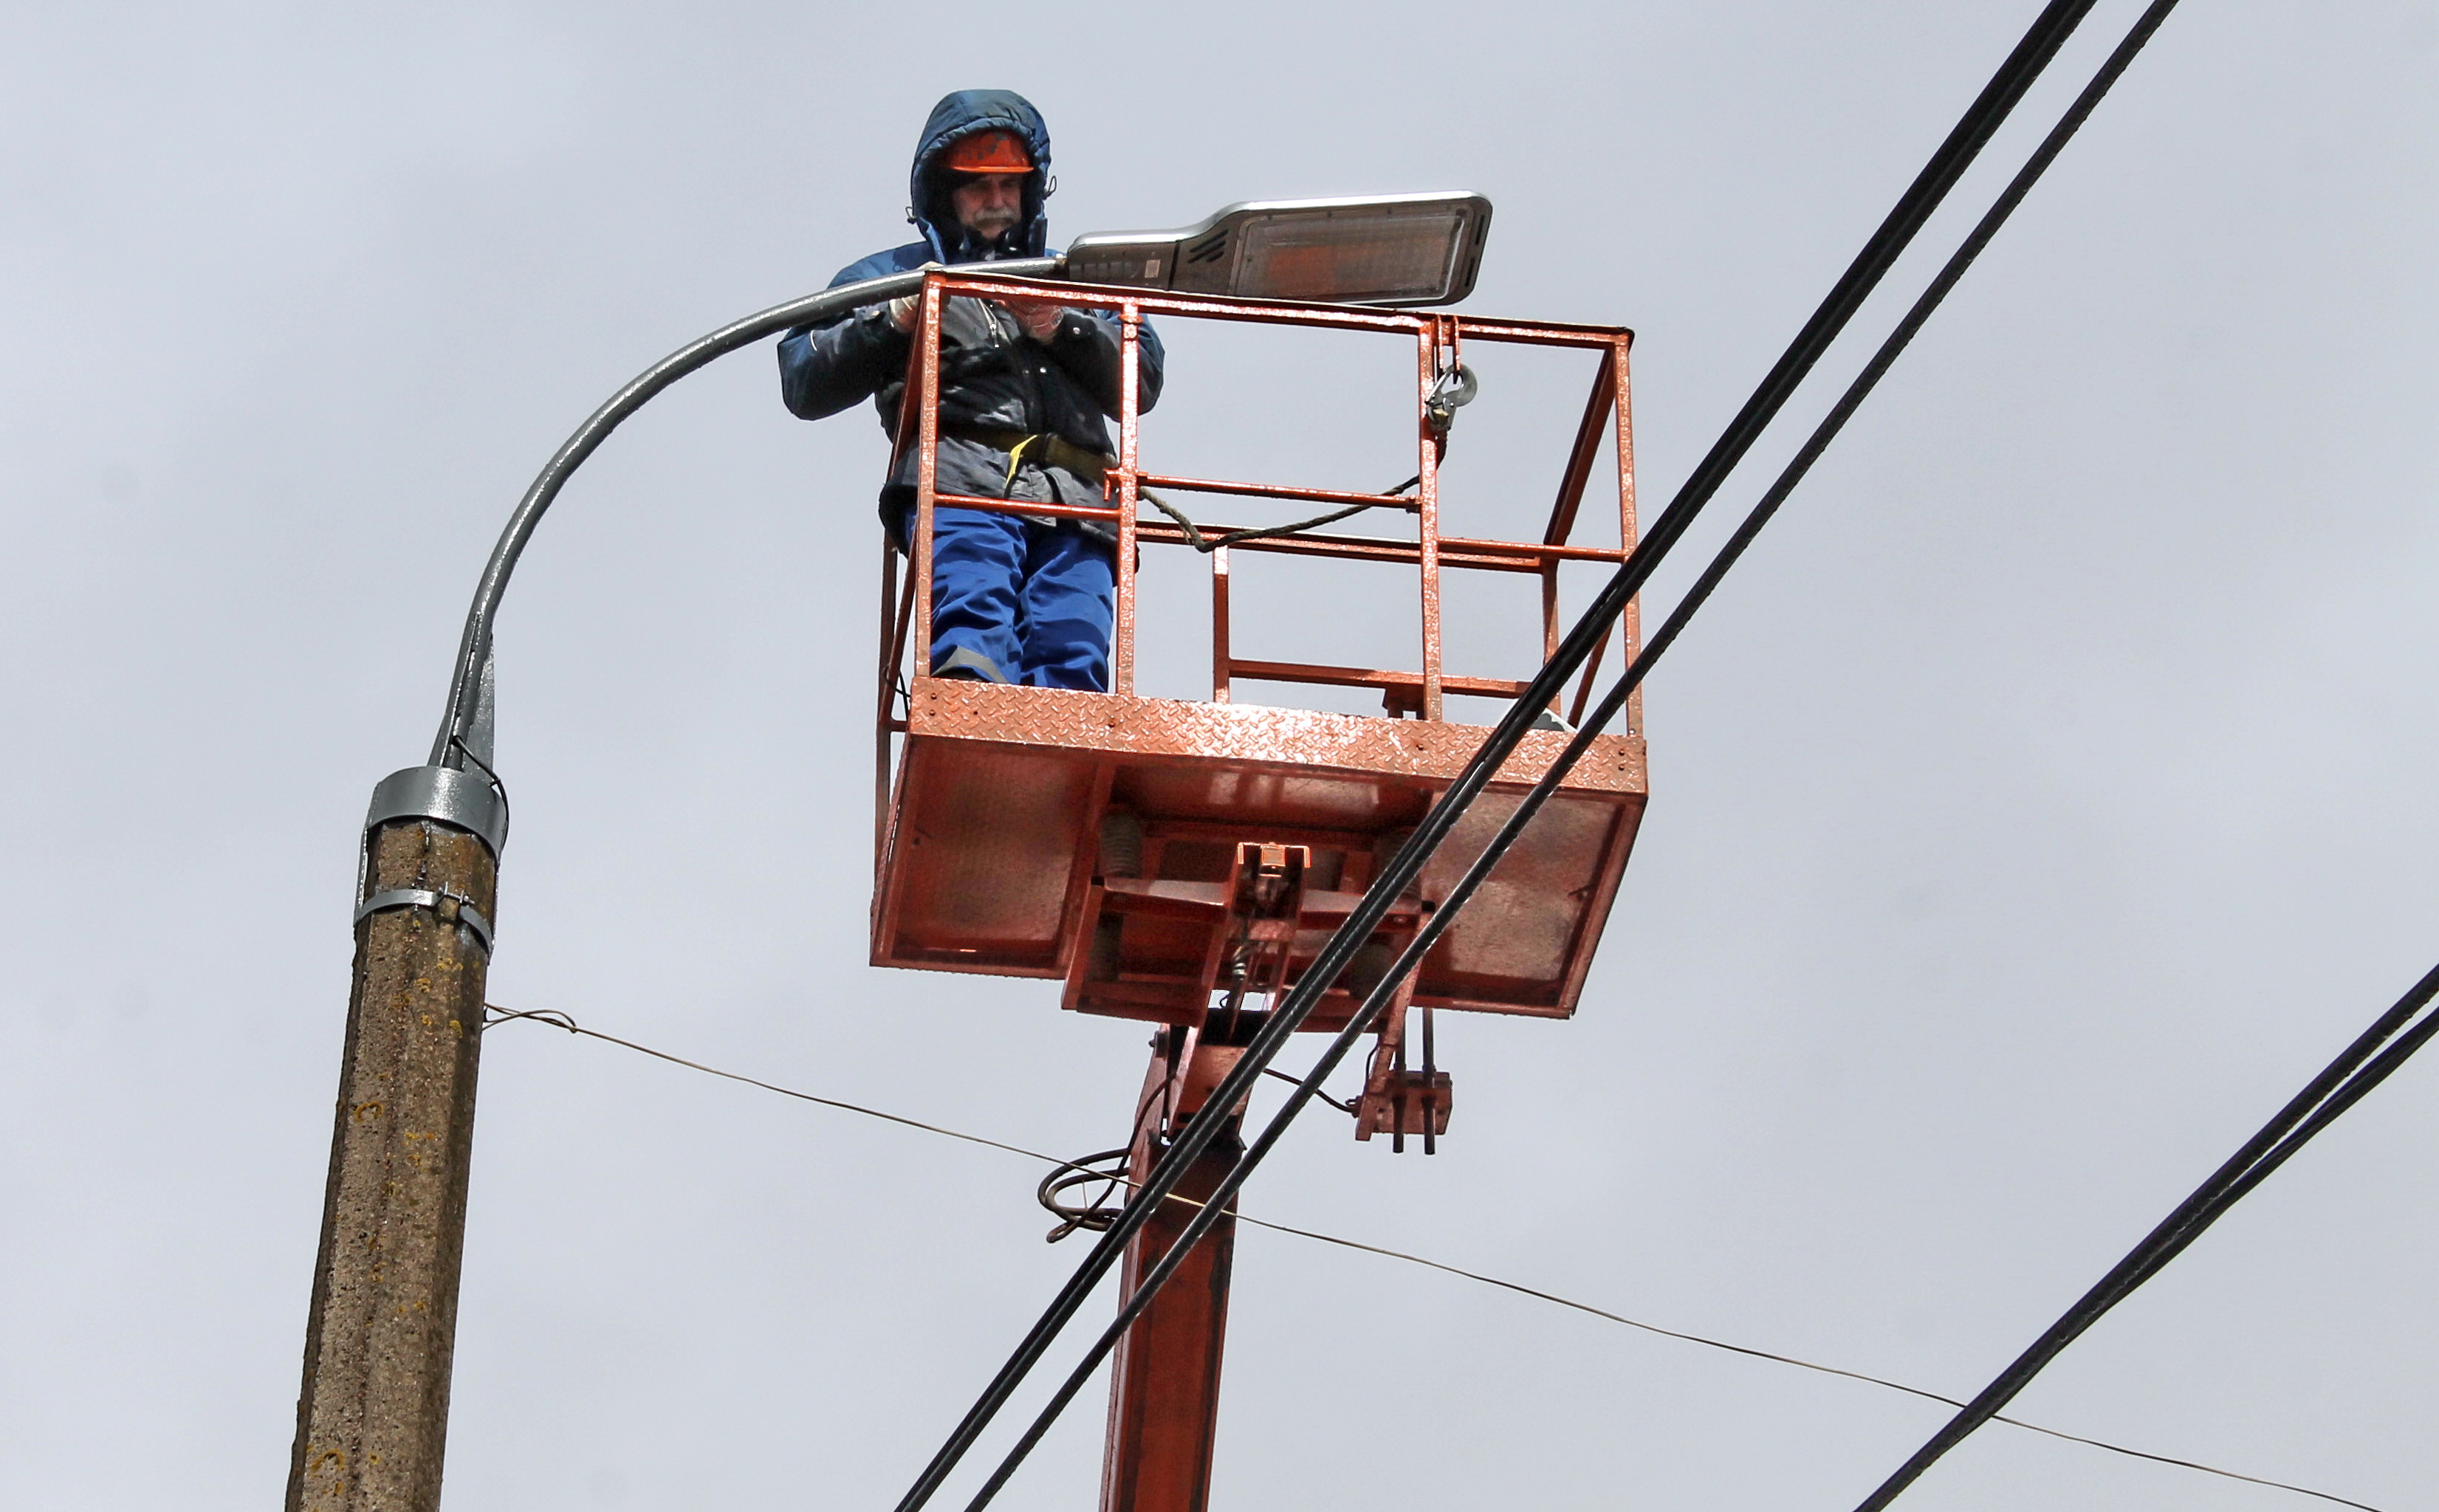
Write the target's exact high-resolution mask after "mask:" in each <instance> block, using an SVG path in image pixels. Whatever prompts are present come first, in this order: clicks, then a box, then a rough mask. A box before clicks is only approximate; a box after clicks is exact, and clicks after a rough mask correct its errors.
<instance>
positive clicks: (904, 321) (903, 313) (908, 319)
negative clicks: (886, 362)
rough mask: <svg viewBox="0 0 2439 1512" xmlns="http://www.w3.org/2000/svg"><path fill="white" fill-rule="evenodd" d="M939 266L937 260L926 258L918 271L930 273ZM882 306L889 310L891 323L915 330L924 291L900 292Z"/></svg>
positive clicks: (898, 326)
mask: <svg viewBox="0 0 2439 1512" xmlns="http://www.w3.org/2000/svg"><path fill="white" fill-rule="evenodd" d="M939 266H941V264H939V263H937V262H934V261H929V260H926V261H925V262H924V264H923V266H922V267H921V268H920V269H919V270H918V271H919V272H923V273H930V272H931V271H932V270H933V269H935V268H937V267H939ZM882 308H883V309H885V310H887V311H889V324H890V325H892V326H893V327H896V328H897V329H899V330H913V329H915V317H916V316H917V314H920V313H921V312H922V310H923V294H922V292H921V291H920V290H917V292H916V293H914V294H900V295H899V296H898V297H897V298H895V299H892V300H891V301H889V303H888V304H886V305H884V306H883V307H882Z"/></svg>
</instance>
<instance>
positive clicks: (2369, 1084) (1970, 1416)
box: [1214, 966, 2439, 1512]
mask: <svg viewBox="0 0 2439 1512" xmlns="http://www.w3.org/2000/svg"><path fill="white" fill-rule="evenodd" d="M2434 996H2439V966H2435V967H2432V968H2431V969H2430V974H2429V975H2427V976H2425V977H2424V978H2423V979H2422V980H2421V981H2419V982H2416V983H2415V984H2414V985H2413V990H2412V991H2410V992H2408V993H2406V994H2405V996H2404V997H2402V998H2399V999H2398V1000H2397V1001H2396V1005H2394V1007H2392V1008H2390V1009H2389V1010H2388V1011H2387V1012H2386V1013H2383V1014H2381V1015H2380V1016H2379V1018H2378V1020H2377V1022H2376V1023H2373V1024H2372V1026H2371V1027H2370V1028H2368V1029H2366V1030H2364V1031H2363V1033H2362V1035H2361V1036H2360V1037H2359V1039H2357V1040H2356V1041H2355V1042H2354V1043H2352V1044H2350V1045H2348V1046H2346V1050H2345V1054H2343V1055H2341V1056H2340V1057H2338V1058H2337V1059H2335V1060H2333V1061H2331V1062H2329V1065H2328V1067H2327V1069H2326V1070H2323V1072H2322V1073H2321V1074H2320V1075H2319V1076H2315V1077H2313V1078H2312V1082H2311V1084H2310V1085H2309V1086H2307V1087H2305V1089H2304V1090H2303V1091H2302V1092H2300V1093H2298V1094H2295V1097H2294V1100H2292V1101H2291V1102H2289V1103H2288V1104H2287V1106H2286V1107H2284V1108H2282V1109H2280V1110H2279V1111H2278V1116H2277V1117H2275V1118H2272V1119H2271V1120H2270V1122H2269V1123H2267V1124H2265V1125H2263V1126H2262V1129H2261V1131H2260V1132H2259V1133H2257V1134H2254V1135H2253V1136H2252V1138H2251V1139H2250V1140H2247V1141H2246V1142H2245V1145H2244V1147H2243V1148H2242V1149H2239V1150H2237V1151H2236V1152H2235V1153H2234V1155H2233V1156H2231V1157H2229V1159H2228V1162H2227V1164H2226V1165H2221V1166H2220V1167H2219V1168H2218V1169H2217V1170H2216V1171H2215V1172H2213V1173H2212V1175H2211V1179H2210V1180H2209V1181H2206V1182H2204V1183H2202V1184H2201V1185H2200V1186H2199V1187H2196V1188H2195V1189H2194V1194H2193V1195H2192V1196H2191V1197H2188V1198H2186V1199H2185V1200H2184V1201H2183V1202H2181V1203H2180V1204H2178V1207H2177V1210H2176V1211H2175V1212H2173V1213H2171V1214H2169V1215H2168V1216H2167V1218H2165V1219H2163V1220H2162V1222H2161V1224H2160V1226H2159V1227H2158V1228H2155V1229H2153V1230H2152V1231H2151V1232H2150V1234H2149V1235H2148V1236H2145V1238H2144V1240H2143V1242H2142V1243H2140V1244H2138V1245H2136V1246H2135V1247H2134V1248H2133V1250H2132V1251H2131V1252H2130V1253H2129V1254H2127V1256H2126V1258H2124V1259H2122V1260H2120V1261H2118V1262H2117V1265H2116V1267H2115V1268H2114V1269H2113V1270H2111V1271H2110V1272H2109V1273H2108V1274H2107V1275H2105V1276H2103V1277H2101V1279H2100V1282H2099V1284H2098V1285H2097V1286H2094V1287H2093V1288H2092V1290H2089V1291H2087V1292H2085V1293H2084V1294H2083V1296H2082V1298H2081V1299H2080V1300H2078V1301H2077V1302H2076V1303H2075V1305H2074V1307H2069V1308H2068V1309H2067V1310H2066V1314H2065V1315H2064V1316H2063V1317H2061V1318H2059V1319H2058V1321H2057V1322H2056V1323H2054V1324H2052V1325H2050V1326H2049V1329H2048V1331H2047V1332H2045V1333H2043V1334H2042V1335H2041V1336H2040V1337H2039V1338H2038V1339H2036V1340H2035V1341H2033V1344H2032V1347H2031V1348H2029V1349H2027V1350H2025V1351H2024V1352H2023V1353H2022V1354H2021V1355H2019V1356H2017V1357H2016V1361H2015V1362H2014V1363H2013V1364H2011V1365H2009V1366H2008V1367H2007V1368H2006V1369H2005V1370H2003V1371H2001V1372H2000V1373H1999V1377H1998V1379H1996V1380H1993V1381H1992V1382H1990V1384H1989V1385H1987V1386H1985V1387H1984V1388H1983V1389H1982V1393H1981V1395H1980V1396H1975V1397H1974V1398H1973V1400H1972V1401H1971V1402H1969V1403H1967V1405H1966V1407H1965V1409H1964V1410H1963V1411H1962V1412H1959V1413H1958V1414H1956V1415H1955V1416H1954V1417H1951V1418H1949V1420H1948V1425H1947V1426H1946V1427H1944V1428H1942V1429H1941V1430H1940V1431H1939V1432H1937V1433H1934V1434H1932V1438H1931V1442H1929V1443H1927V1444H1925V1445H1923V1447H1922V1448H1920V1449H1918V1450H1914V1457H1913V1458H1912V1459H1910V1460H1907V1461H1906V1462H1905V1464H1903V1465H1902V1466H1899V1467H1898V1468H1897V1471H1896V1474H1894V1475H1892V1476H1890V1477H1889V1478H1888V1479H1887V1480H1885V1481H1883V1482H1881V1483H1880V1486H1879V1489H1878V1490H1876V1491H1874V1492H1873V1493H1872V1494H1871V1495H1870V1496H1867V1497H1865V1498H1864V1499H1863V1500H1862V1502H1861V1503H1860V1504H1859V1505H1858V1506H1857V1507H1856V1512H1879V1509H1880V1508H1882V1507H1885V1506H1887V1505H1888V1504H1889V1503H1891V1502H1894V1501H1896V1499H1897V1496H1898V1493H1900V1492H1902V1491H1903V1490H1904V1489H1905V1488H1906V1487H1907V1486H1909V1485H1913V1484H1914V1482H1915V1481H1916V1480H1917V1479H1919V1478H1920V1477H1921V1475H1922V1472H1923V1471H1925V1470H1927V1469H1929V1468H1931V1467H1932V1464H1933V1463H1934V1462H1936V1461H1937V1460H1938V1459H1939V1457H1940V1456H1941V1455H1943V1454H1945V1453H1947V1452H1948V1451H1949V1450H1951V1449H1954V1448H1955V1447H1956V1446H1957V1445H1959V1444H1961V1443H1963V1442H1964V1441H1965V1439H1966V1436H1967V1434H1969V1433H1971V1432H1973V1431H1974V1430H1975V1429H1977V1428H1980V1427H1981V1426H1982V1425H1983V1424H1984V1423H1986V1422H1988V1421H1989V1420H1990V1419H1991V1418H1992V1417H1993V1416H1995V1415H1996V1414H1998V1412H1999V1410H2000V1409H2001V1408H2003V1407H2004V1406H2006V1405H2007V1403H2008V1402H2010V1401H2012V1400H2013V1399H2014V1398H2015V1396H2016V1394H2017V1393H2019V1392H2021V1391H2022V1390H2023V1389H2024V1388H2025V1387H2026V1386H2027V1385H2029V1384H2031V1382H2032V1379H2033V1378H2034V1377H2035V1376H2038V1375H2039V1374H2040V1373H2041V1369H2042V1367H2044V1366H2046V1365H2047V1364H2048V1363H2049V1362H2050V1361H2053V1360H2055V1359H2056V1358H2057V1356H2058V1352H2059V1351H2060V1350H2063V1349H2064V1348H2066V1346H2067V1345H2069V1344H2071V1343H2074V1341H2075V1340H2076V1339H2078V1338H2080V1337H2081V1336H2082V1334H2083V1331H2084V1330H2085V1329H2087V1328H2089V1327H2091V1326H2092V1325H2093V1324H2095V1323H2097V1322H2099V1321H2100V1318H2101V1315H2102V1314H2103V1313H2106V1312H2107V1311H2108V1310H2109V1309H2110V1308H2111V1307H2115V1306H2117V1304H2118V1303H2120V1302H2122V1301H2124V1300H2125V1299H2126V1297H2127V1294H2128V1293H2130V1292H2131V1291H2132V1290H2134V1289H2135V1288H2136V1287H2139V1286H2141V1285H2142V1284H2143V1283H2144V1282H2145V1281H2148V1280H2149V1279H2150V1278H2151V1277H2152V1276H2154V1275H2156V1274H2158V1273H2159V1272H2160V1268H2161V1267H2163V1266H2164V1265H2166V1264H2167V1263H2168V1262H2169V1261H2170V1260H2173V1259H2175V1258H2176V1257H2177V1256H2178V1254H2181V1253H2182V1252H2183V1250H2184V1248H2185V1246H2186V1245H2188V1244H2191V1243H2193V1242H2194V1240H2196V1239H2198V1238H2199V1237H2200V1236H2201V1234H2202V1231H2203V1230H2205V1229H2207V1228H2209V1227H2210V1226H2211V1225H2212V1224H2213V1223H2216V1222H2217V1221H2218V1219H2219V1216H2220V1215H2221V1214H2223V1213H2225V1212H2226V1211H2227V1210H2228V1209H2229V1208H2231V1207H2233V1206H2234V1205H2235V1203H2236V1201H2238V1200H2239V1199H2241V1198H2242V1197H2243V1196H2244V1195H2245V1194H2246V1193H2248V1192H2250V1191H2252V1189H2253V1188H2254V1187H2256V1186H2258V1185H2260V1184H2261V1183H2262V1181H2263V1180H2264V1179H2265V1178H2266V1177H2268V1176H2269V1174H2270V1172H2271V1171H2274V1170H2276V1169H2277V1168H2278V1167H2279V1166H2281V1165H2285V1164H2286V1163H2287V1159H2288V1156H2290V1155H2292V1154H2294V1153H2295V1152H2296V1151H2297V1150H2299V1149H2301V1148H2303V1147H2304V1146H2305V1144H2307V1143H2309V1142H2310V1140H2311V1138H2312V1136H2313V1135H2315V1134H2318V1133H2319V1132H2320V1131H2321V1130H2323V1129H2326V1128H2328V1127H2329V1125H2330V1124H2332V1123H2334V1122H2335V1121H2336V1120H2337V1118H2338V1116H2339V1115H2340V1114H2341V1113H2343V1112H2345V1111H2346V1110H2347V1109H2349V1108H2351V1107H2353V1106H2354V1105H2355V1104H2356V1103H2357V1102H2359V1101H2360V1100H2361V1099H2362V1096H2363V1094H2366V1093H2368V1092H2370V1091H2371V1090H2372V1089H2373V1088H2374V1087H2377V1086H2378V1085H2379V1084H2380V1083H2381V1082H2382V1081H2384V1080H2386V1079H2387V1078H2388V1076H2389V1074H2390V1073H2391V1072H2394V1070H2395V1069H2396V1068H2397V1067H2399V1066H2401V1065H2403V1064H2405V1062H2406V1060H2407V1058H2410V1057H2411V1056H2412V1054H2413V1052H2415V1051H2416V1050H2419V1049H2421V1048H2422V1047H2423V1045H2424V1044H2426V1043H2428V1042H2429V1041H2430V1037H2431V1035H2432V1034H2433V1033H2434V1032H2439V1013H2434V1014H2431V1015H2430V1016H2429V1017H2427V1018H2425V1019H2424V1020H2423V1021H2422V1022H2421V1023H2414V1024H2412V1028H2410V1029H2409V1028H2407V1027H2406V1025H2407V1024H2409V1023H2412V1019H2413V1016H2414V1015H2415V1014H2417V1013H2420V1012H2421V1011H2422V1009H2423V1007H2424V1005H2427V1004H2429V1003H2430V1000H2431V998H2432V997H2434ZM2400 1030H2403V1031H2404V1032H2403V1033H2402V1034H2400V1033H2399V1032H2398V1031H2400ZM2392 1041H2393V1042H2392ZM2383 1045H2385V1046H2386V1047H2387V1048H2385V1049H2382V1048H2381V1047H2382V1046H2383ZM1219 1200H1220V1199H1215V1200H1214V1201H1219Z"/></svg>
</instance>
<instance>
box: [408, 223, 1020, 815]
mask: <svg viewBox="0 0 2439 1512" xmlns="http://www.w3.org/2000/svg"><path fill="white" fill-rule="evenodd" d="M1065 266H1066V258H1063V257H1053V258H1011V259H1009V260H1007V261H1005V262H994V263H991V264H990V265H989V270H990V272H991V274H992V275H993V276H1009V277H1019V278H1055V277H1057V276H1059V273H1060V272H1061V271H1062V270H1063V269H1064V268H1065ZM922 287H923V270H922V269H919V268H918V269H916V270H914V271H913V272H910V273H893V274H887V275H884V276H881V277H879V278H866V279H864V280H863V282H861V283H849V284H841V285H839V286H838V287H836V288H834V289H825V290H823V291H822V292H821V293H819V294H807V295H805V296H804V297H803V298H801V299H792V300H790V301H788V302H787V303H786V304H784V305H774V306H772V307H771V308H770V309H768V310H765V311H762V312H760V313H759V314H754V315H748V316H746V317H745V318H744V319H742V320H739V321H736V322H734V323H732V324H730V325H726V326H722V327H721V329H718V330H715V331H713V332H712V333H711V334H710V335H708V336H703V337H701V338H699V339H697V340H695V341H691V342H688V343H687V344H686V345H685V346H684V347H679V348H678V349H677V350H676V351H673V352H671V353H669V354H668V356H667V357H664V358H662V359H661V360H660V361H659V362H657V363H654V364H653V365H651V366H650V367H647V368H645V369H644V370H643V371H642V372H641V373H639V374H637V375H636V376H635V377H634V379H633V380H632V381H631V382H629V383H628V384H627V386H626V387H624V388H621V389H620V390H618V392H616V393H615V394H613V395H611V396H610V398H609V399H608V400H605V401H604V402H603V403H602V405H601V407H600V408H599V409H597V410H595V411H594V412H593V413H592V415H591V416H590V417H588V418H586V419H585V421H584V423H583V424H582V425H579V426H578V427H577V428H576V434H575V435H573V436H569V437H568V438H567V439H566V441H565V442H563V443H561V446H560V449H559V450H558V451H557V452H555V453H553V454H551V459H550V461H549V463H548V464H547V465H545V466H544V467H543V470H542V472H541V474H540V475H539V476H537V477H536V478H535V479H534V480H533V486H532V487H531V488H528V489H525V497H524V498H522V499H520V500H518V501H517V507H516V511H515V512H514V513H512V514H510V515H509V516H508V524H507V528H506V529H505V530H502V531H501V532H500V541H499V544H497V545H495V546H493V547H492V548H491V560H490V561H488V562H486V563H484V566H483V577H482V580H481V581H480V582H478V583H476V584H475V585H474V602H473V605H472V607H471V608H470V609H468V610H467V611H466V631H465V633H464V634H463V635H462V636H460V637H459V639H458V642H457V666H456V669H455V671H454V674H453V675H452V676H451V678H450V683H449V707H448V710H447V712H446V713H444V714H443V715H442V716H441V718H440V733H439V734H438V735H436V736H435V737H434V738H433V741H432V760H431V764H432V765H433V766H435V767H452V768H457V769H459V770H463V767H462V762H463V759H464V753H465V752H466V750H467V747H468V746H469V745H470V744H472V740H470V736H472V734H473V733H474V730H473V727H474V726H475V725H477V724H478V723H482V724H488V723H489V722H490V721H489V718H488V716H489V710H488V709H487V708H480V707H478V705H484V704H488V703H490V699H489V698H488V697H484V696H481V695H482V693H483V685H484V684H485V683H486V682H488V680H489V678H488V667H489V665H490V656H491V621H492V619H493V618H494V617H495V616H496V615H497V614H498V613H499V609H500V595H501V594H502V593H503V592H505V591H506V590H507V585H508V574H510V573H511V572H514V571H515V570H516V565H517V558H518V557H519V556H520V555H522V554H523V553H524V551H525V543H526V542H527V541H529V540H531V539H533V533H534V527H535V526H536V525H540V524H542V517H543V510H545V509H548V508H549V507H550V505H551V501H552V500H554V499H556V498H558V497H559V490H560V489H562V488H564V487H565V486H566V484H567V480H568V478H569V477H570V476H571V475H572V474H573V473H574V472H575V471H576V470H577V469H578V468H579V467H582V466H583V465H584V459H585V458H586V457H589V456H591V455H592V454H593V452H594V449H595V448H596V447H598V446H599V445H600V444H601V443H602V441H603V440H605V439H606V438H607V437H608V436H609V435H610V433H611V432H612V431H614V430H616V429H617V428H618V425H619V423H620V422H621V421H623V420H624V419H626V418H627V417H628V416H630V415H632V414H634V413H635V412H636V411H637V410H639V409H642V408H643V407H644V405H645V404H646V403H648V402H650V400H651V399H652V398H653V396H655V395H657V394H659V393H660V391H661V390H663V389H665V388H667V387H668V386H669V385H670V384H671V383H674V382H677V381H678V380H679V379H681V378H684V377H685V376H686V375H687V374H688V373H691V372H693V371H694V370H695V369H696V368H699V367H703V366H704V365H708V364H709V363H711V362H712V361H713V360H714V359H716V358H720V357H724V356H726V355H728V354H729V353H730V352H733V351H735V350H737V349H738V348H739V347H750V346H752V345H753V344H754V343H756V342H757V341H760V340H761V339H762V338H763V337H765V336H768V335H771V334H773V333H774V332H776V331H782V330H785V329H788V328H789V327H791V326H801V325H807V324H810V323H811V322H813V321H817V320H828V319H829V318H831V317H832V316H835V315H843V314H846V313H847V312H848V311H854V310H860V309H862V308H863V307H864V306H866V305H877V304H880V303H881V302H882V301H884V300H889V299H896V298H898V297H899V296H900V295H903V294H913V293H914V292H916V291H917V290H918V289H920V288H922ZM482 743H483V744H484V745H487V746H488V745H489V744H490V742H489V740H488V739H486V740H484V741H482ZM490 755H491V754H490V751H489V750H484V751H481V752H479V753H476V754H475V755H474V760H475V761H476V763H477V764H478V765H485V766H488V765H489V763H490Z"/></svg>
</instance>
